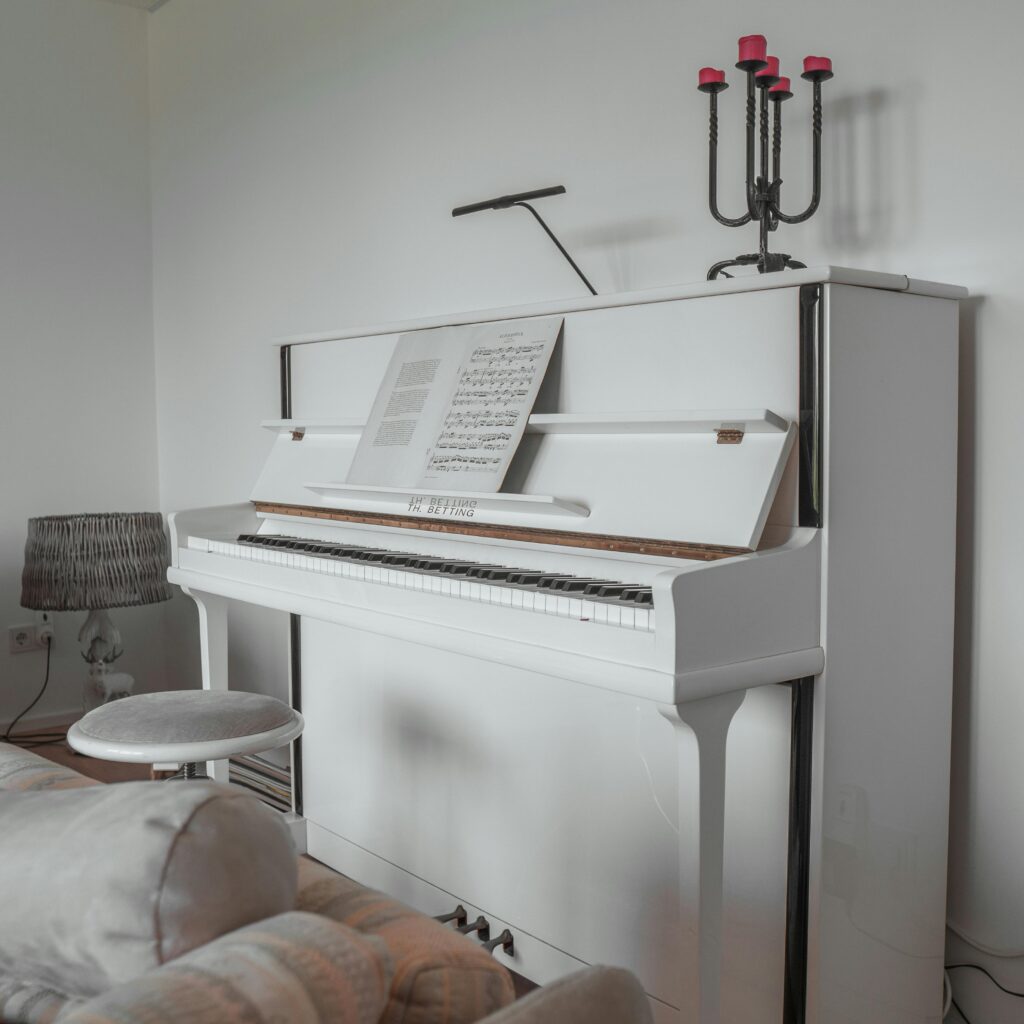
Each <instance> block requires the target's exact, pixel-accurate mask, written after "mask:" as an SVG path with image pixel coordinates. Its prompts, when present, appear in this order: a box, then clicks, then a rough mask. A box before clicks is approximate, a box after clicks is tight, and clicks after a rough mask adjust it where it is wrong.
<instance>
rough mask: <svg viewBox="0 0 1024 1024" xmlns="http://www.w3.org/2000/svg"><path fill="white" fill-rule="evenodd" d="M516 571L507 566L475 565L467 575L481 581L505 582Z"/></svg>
mask: <svg viewBox="0 0 1024 1024" xmlns="http://www.w3.org/2000/svg"><path fill="white" fill-rule="evenodd" d="M514 571H515V570H514V569H509V568H508V566H505V565H474V566H473V568H472V569H470V570H469V571H468V572H467V573H466V575H467V576H470V577H472V578H473V579H480V580H504V579H507V578H508V575H509V573H511V572H514Z"/></svg>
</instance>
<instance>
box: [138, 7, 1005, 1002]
mask: <svg viewBox="0 0 1024 1024" xmlns="http://www.w3.org/2000/svg"><path fill="white" fill-rule="evenodd" d="M766 12H767V8H766V7H765V6H764V4H763V3H760V2H755V0H736V2H733V3H729V4H722V3H720V2H712V0H689V2H686V0H635V2H633V3H619V4H610V3H604V4H602V3H596V2H592V0H591V2H588V0H560V2H558V3H555V2H552V0H516V2H515V3H509V2H508V0H433V2H430V3H423V2H416V0H391V2H389V3H379V2H372V0H349V2H345V3H342V2H338V0H288V2H283V0H173V2H172V3H170V4H168V5H167V6H165V7H163V8H161V9H160V11H159V12H158V13H157V14H155V15H154V16H153V17H152V19H151V22H150V61H151V97H152V171H153V178H152V182H153V219H154V273H155V292H154V301H155V338H156V353H157V377H158V414H159V423H160V471H161V498H162V502H163V504H164V507H165V508H166V509H173V508H177V507H183V506H189V505H200V504H204V503H217V502H225V501H236V500H240V499H244V498H245V497H246V496H247V494H248V491H249V488H250V487H251V485H252V483H253V481H254V480H255V477H256V473H257V470H258V467H259V465H260V464H261V461H262V459H263V456H264V453H265V451H266V448H267V445H268V438H267V437H266V435H265V434H264V433H263V432H261V431H259V430H258V429H257V426H256V424H257V423H258V421H259V420H260V419H261V418H263V417H267V416H273V415H275V414H276V411H277V409H276V406H277V392H276V366H275V362H274V359H273V357H272V353H271V350H270V349H269V347H268V341H269V339H270V338H271V337H273V336H277V335H282V334H292V333H296V332H304V331H314V330H320V329H330V328H341V327H349V326H354V325H358V324H363V323H371V322H374V321H377V320H383V319H387V320H394V319H400V318H403V317H411V316H417V315H421V314H428V313H435V312H443V311H451V310H454V309H464V308H472V307H486V306H491V305H503V304H510V303H519V302H526V301H530V300H540V299H544V298H548V297H555V296H561V295H566V294H570V293H576V292H578V291H579V285H578V283H577V282H576V280H575V279H574V278H573V276H572V274H571V271H569V269H568V268H567V267H566V266H565V265H564V264H563V263H562V262H561V261H560V259H559V257H558V256H557V254H556V253H554V251H553V250H552V249H551V247H550V245H549V243H548V242H547V241H546V239H545V238H544V237H543V236H542V235H541V234H540V232H539V230H538V229H537V227H536V226H535V225H534V224H533V223H532V222H531V221H530V219H529V217H528V215H526V214H525V213H522V212H520V211H508V212H503V213H494V214H480V215H477V216H475V217H472V218H465V219H460V220H452V218H451V217H450V216H449V211H450V209H451V207H452V206H454V205H456V204H459V203H464V202H471V201H473V200H475V199H480V198H485V197H487V196H491V195H496V194H500V193H503V192H507V191H515V190H519V189H525V188H533V187H539V186H544V185H548V184H556V183H563V184H565V185H566V186H567V187H568V189H569V194H568V195H567V196H566V197H563V198H560V199H556V200H550V201H548V202H546V203H545V204H544V211H545V213H546V214H547V215H548V216H549V217H550V221H551V223H552V224H553V226H554V227H555V229H556V230H557V231H558V232H559V233H560V234H561V235H562V236H563V238H564V241H565V242H566V243H567V244H568V245H569V247H570V249H571V250H572V251H573V252H574V253H575V254H576V256H577V258H578V259H579V261H580V263H581V264H582V265H583V267H584V269H585V270H586V272H587V273H588V275H589V276H590V277H591V278H592V280H593V281H594V283H595V284H596V286H597V288H598V290H599V291H603V292H608V291H619V290H624V289H632V288H643V287H651V286H657V285H663V284H670V283H673V282H679V281H686V280H692V279H696V278H699V277H701V276H703V273H704V271H705V269H706V267H707V265H708V264H709V263H710V262H712V261H713V260H716V259H719V258H722V257H724V256H728V255H732V254H734V253H737V252H745V251H749V250H750V249H751V248H752V247H753V246H754V244H755V239H754V235H753V232H752V231H750V230H747V231H743V232H739V231H729V230H727V229H724V228H721V227H719V226H718V225H716V224H714V223H713V222H712V220H711V218H710V216H709V215H708V213H707V211H706V209H705V206H704V196H705V191H706V178H705V173H706V172H705V152H706V151H705V145H706V136H707V128H706V121H705V117H706V113H705V112H706V101H705V98H704V97H702V96H700V95H699V94H698V93H697V92H696V91H695V89H694V82H695V80H696V70H697V68H698V67H700V66H701V65H704V64H708V63H710V64H714V65H716V66H722V67H730V66H731V62H732V60H733V59H734V57H733V55H734V52H735V51H734V46H735V40H736V38H737V36H739V35H740V34H743V33H747V32H754V31H764V32H766V33H767V34H769V37H770V41H772V45H771V47H770V50H771V52H777V53H779V55H780V56H781V57H782V59H783V64H784V67H785V69H786V71H788V72H790V73H791V74H793V76H794V79H795V77H796V72H797V71H798V60H799V58H800V57H802V56H803V55H804V54H807V53H820V52H823V53H827V54H830V55H831V56H833V57H834V59H835V63H836V68H837V74H838V77H837V79H836V80H835V81H834V82H832V83H829V85H828V86H826V97H827V106H826V129H825V130H826V144H825V150H826V172H825V200H824V202H823V204H822V209H821V212H820V213H819V214H818V215H817V217H816V218H815V219H814V220H813V221H812V222H810V223H809V224H808V225H805V226H803V227H800V228H791V229H788V230H786V229H784V230H782V231H780V232H779V235H778V236H777V237H778V245H779V247H781V248H784V249H785V251H788V252H792V253H794V254H796V255H798V256H799V257H800V258H802V259H804V260H805V261H806V262H808V263H811V264H814V263H823V262H831V263H839V264H848V265H855V266H862V267H867V268H872V269H879V270H887V271H895V272H901V273H908V274H911V275H913V276H917V277H925V278H929V277H930V278H935V279H938V280H946V281H952V282H957V283H962V284H966V285H968V286H969V287H970V288H971V289H972V291H973V293H974V295H975V296H977V298H975V299H973V300H972V301H971V302H969V303H967V304H966V305H965V310H964V328H963V366H964V374H963V384H964V387H963V402H962V428H963V431H962V432H963V439H962V485H961V493H960V511H961V519H960V521H961V531H960V532H961V545H962V548H961V550H962V558H961V569H960V582H959V588H958V598H959V616H960V625H959V628H958V634H957V698H956V709H955V714H956V726H955V730H956V750H955V754H954V769H953V770H954V830H953V839H952V884H951V896H952V899H951V913H952V915H953V917H954V919H955V920H956V921H957V922H959V923H960V924H961V925H962V926H963V927H964V928H966V929H967V930H968V931H969V932H970V933H972V934H973V935H975V936H976V937H978V938H980V939H981V940H983V941H984V942H987V943H989V944H990V945H992V946H997V947H1004V948H1005V947H1017V948H1021V947H1024V885H1022V882H1021V867H1020V865H1021V863H1022V862H1024V797H1022V795H1021V794H1022V792H1024V789H1022V787H1021V786H1020V778H1021V771H1022V768H1024V754H1022V749H1024V747H1022V745H1021V743H1020V742H1019V738H1018V734H1019V733H1020V731H1021V724H1022V721H1024V686H1021V685H1020V682H1021V681H1020V676H1021V674H1022V670H1021V666H1022V665H1024V630H1022V629H1021V628H1020V621H1021V614H1022V610H1024V597H1022V596H1021V595H1022V591H1021V587H1020V583H1019V578H1020V569H1021V566H1022V564H1024V562H1022V557H1021V556H1022V551H1021V540H1020V537H1021V531H1020V529H1019V527H1018V523H1017V520H1018V518H1019V513H1020V509H1021V508H1022V506H1024V474H1022V473H1021V472H1020V468H1019V467H1020V453H1019V451H1018V445H1019V439H1020V438H1021V437H1022V436H1024V412H1022V408H1024V407H1022V404H1021V402H1020V401H1019V398H1018V395H1017V392H1018V391H1019V387H1020V381H1021V380H1022V379H1024V348H1022V346H1021V344H1020V327H1019V324H1020V323H1021V322H1024V296H1022V294H1021V290H1020V287H1019V281H1020V280H1021V276H1022V271H1024V255H1022V251H1021V249H1020V242H1021V240H1020V232H1021V228H1022V227H1024V217H1022V215H1021V212H1020V210H1019V207H1018V203H1019V185H1018V171H1017V169H1016V167H1015V165H1014V159H1019V158H1020V157H1021V155H1022V152H1021V149H1022V147H1021V144H1020V141H1019V128H1018V122H1019V116H1018V111H1017V106H1016V88H1017V87H1018V78H1019V75H1018V72H1017V65H1018V60H1019V55H1018V50H1019V40H1020V38H1021V36H1022V33H1024V5H1020V4H1018V3H1017V2H1014V0H977V2H975V3H972V4H955V3H953V2H951V0H900V2H899V3H892V2H891V0H860V2H859V3H857V4H850V3H839V2H838V0H830V2H821V0H819V2H815V3H812V2H809V0H785V2H783V3H780V4H776V5H774V6H773V7H772V8H771V17H770V18H769V17H768V16H767V13H766ZM731 76H732V78H733V80H734V82H735V81H736V80H737V76H736V74H735V73H731ZM737 84H738V83H737ZM795 85H796V93H797V98H796V99H795V100H793V101H792V102H791V103H789V104H788V105H787V107H786V115H787V131H786V156H785V159H784V176H785V179H786V187H785V197H786V205H788V206H789V207H795V206H797V205H801V201H802V199H803V197H804V196H805V194H806V187H807V173H806V166H805V165H806V162H807V151H808V147H807V134H808V132H807V126H806V119H807V114H808V88H807V86H806V84H805V83H803V82H800V81H796V82H795ZM741 107H742V96H741V90H740V89H739V88H735V87H734V88H733V89H732V90H731V91H729V92H728V93H726V94H725V96H724V97H723V99H722V117H723V124H722V133H723V150H722V161H723V165H724V166H725V167H726V168H730V169H732V170H733V173H731V174H729V175H726V180H725V182H724V186H723V194H722V204H723V206H724V208H725V212H727V213H728V212H734V213H735V212H738V209H739V193H738V191H737V190H736V187H735V186H736V184H737V175H736V173H735V168H736V166H737V159H738V157H739V143H740V139H741V132H742V127H741V117H742V114H741ZM262 625H263V624H262V623H261V626H262ZM176 628H177V629H178V630H179V633H178V634H177V638H178V639H177V640H176V642H178V640H181V639H184V638H191V636H192V635H193V633H194V621H193V617H192V613H191V611H190V610H189V609H188V608H187V606H185V605H184V604H183V603H181V604H180V606H179V607H178V609H177V617H176ZM239 635H240V636H242V637H245V638H248V640H250V641H252V642H253V646H252V647H251V648H250V651H249V654H248V660H247V662H246V664H244V665H240V666H237V668H238V669H239V670H240V672H241V673H242V674H244V675H245V677H246V680H247V681H248V682H249V683H250V684H251V685H255V686H259V687H261V688H273V687H274V686H277V685H279V682H280V678H281V676H282V674H283V670H284V666H283V662H282V661H281V659H280V657H279V655H277V656H275V647H274V641H275V640H276V638H278V637H279V636H280V633H279V632H275V631H272V630H271V631H268V630H266V629H262V628H261V629H259V630H256V629H253V628H251V627H246V626H244V625H240V627H239ZM185 664H186V666H193V665H194V653H190V654H189V655H188V657H187V658H186V659H185ZM190 671H194V668H191V669H190ZM239 681H241V676H239ZM897 684H898V681H894V685H897ZM1000 969H1001V971H1002V977H1004V978H1005V979H1006V980H1007V981H1008V982H1010V983H1016V984H1017V986H1018V987H1022V986H1024V962H1022V961H1020V960H1017V961H1013V962H1009V963H1006V964H1001V965H1000ZM966 984H967V982H966V981H964V985H965V986H966ZM965 991H966V989H965ZM968 995H969V997H970V998H971V999H974V1000H975V1001H974V1002H970V1003H969V1004H968V1002H965V1009H967V1010H968V1012H970V1008H971V1007H978V1008H979V1009H980V1008H981V1007H982V1005H983V1003H982V1000H984V999H985V998H987V993H986V992H982V991H980V990H979V993H978V994H976V993H975V992H973V991H971V992H969V993H968ZM1017 1009H1018V1008H1017V1007H1015V1006H1014V1004H1013V1003H1012V1001H1007V1002H1005V1003H1003V1002H997V1001H995V1000H993V1001H991V1002H990V1003H989V1004H988V1006H987V1008H986V1009H985V1010H984V1013H983V1014H982V1015H981V1016H982V1019H987V1020H988V1021H990V1022H999V1021H1004V1020H1005V1021H1009V1020H1010V1019H1011V1018H1010V1012H1011V1010H1017Z"/></svg>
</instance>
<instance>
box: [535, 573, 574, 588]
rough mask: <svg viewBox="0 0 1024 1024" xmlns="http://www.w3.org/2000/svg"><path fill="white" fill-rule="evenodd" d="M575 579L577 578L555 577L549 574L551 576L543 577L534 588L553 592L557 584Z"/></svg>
mask: <svg viewBox="0 0 1024 1024" xmlns="http://www.w3.org/2000/svg"><path fill="white" fill-rule="evenodd" d="M575 578H576V577H575V576H555V575H551V574H549V575H545V576H541V578H540V579H539V580H537V582H536V583H535V584H534V586H535V587H537V588H539V589H540V590H553V589H554V587H555V584H556V583H557V582H558V581H559V580H572V579H575Z"/></svg>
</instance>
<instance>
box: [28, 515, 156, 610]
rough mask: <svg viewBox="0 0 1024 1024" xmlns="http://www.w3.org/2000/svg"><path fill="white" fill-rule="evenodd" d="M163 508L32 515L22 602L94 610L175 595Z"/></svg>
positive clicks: (47, 607) (36, 606)
mask: <svg viewBox="0 0 1024 1024" xmlns="http://www.w3.org/2000/svg"><path fill="white" fill-rule="evenodd" d="M169 561H170V549H169V547H168V544H167V537H166V536H165V534H164V524H163V517H162V516H161V515H160V513H159V512H107V513H98V514H90V515H74V516H42V517H40V518H38V519H30V520H29V521H28V540H27V541H26V543H25V569H24V571H23V572H22V575H21V604H22V607H23V608H34V609H38V610H40V611H92V610H99V609H103V608H127V607H130V606H132V605H140V604H155V603H156V602H157V601H167V600H170V597H171V587H170V584H169V583H168V582H167V576H166V573H167V565H168V563H169Z"/></svg>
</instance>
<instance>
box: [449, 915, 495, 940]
mask: <svg viewBox="0 0 1024 1024" xmlns="http://www.w3.org/2000/svg"><path fill="white" fill-rule="evenodd" d="M455 930H456V931H457V932H461V933H462V934H463V935H469V934H471V933H472V932H476V933H477V936H478V937H479V938H480V939H481V940H482V941H484V942H486V941H487V940H488V939H489V938H490V937H491V922H490V921H488V920H487V918H486V917H484V915H483V914H481V915H480V916H479V917H478V918H477V919H476V920H475V921H470V922H469V924H464V925H461V926H460V927H458V928H456V929H455Z"/></svg>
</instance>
